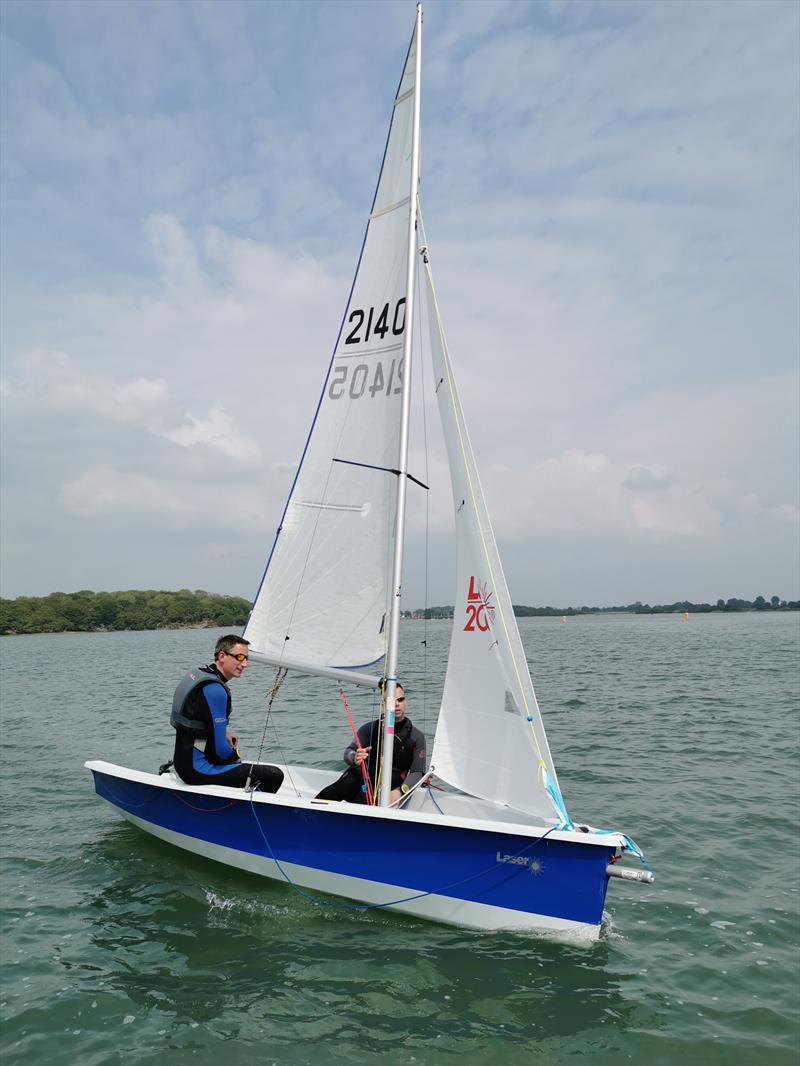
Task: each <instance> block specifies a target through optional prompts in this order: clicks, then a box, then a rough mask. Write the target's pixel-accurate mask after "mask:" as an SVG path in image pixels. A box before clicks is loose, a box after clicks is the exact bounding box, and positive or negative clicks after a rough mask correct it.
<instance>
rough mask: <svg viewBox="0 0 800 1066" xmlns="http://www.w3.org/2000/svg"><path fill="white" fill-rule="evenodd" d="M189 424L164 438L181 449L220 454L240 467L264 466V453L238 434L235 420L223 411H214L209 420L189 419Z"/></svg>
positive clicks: (179, 427) (172, 431)
mask: <svg viewBox="0 0 800 1066" xmlns="http://www.w3.org/2000/svg"><path fill="white" fill-rule="evenodd" d="M186 422H187V423H188V425H187V424H184V425H182V426H178V428H177V429H173V430H167V431H165V432H164V433H163V436H164V437H165V438H166V439H167V440H170V441H172V442H173V444H178V445H180V447H181V448H197V447H199V448H206V449H208V450H209V451H212V452H214V451H216V452H219V453H221V454H222V455H224V456H225V457H226V459H229V460H230V461H231V462H233V463H236V464H238V465H241V466H256V465H258V464H259V463H260V462H261V449H260V448H259V447H258V445H257V444H256V443H255V442H254V441H252V440H248V439H247V438H246V437H243V436H242V435H241V434H240V433H237V432H236V430H235V428H234V423H233V419H232V418H231V417H230V415H228V414H226V412H225V411H223V410H222V408H221V407H213V408H212V409H211V411H210V412H209V415H208V418H206V419H200V418H194V417H193V416H192V415H190V414H188V413H187V415H186Z"/></svg>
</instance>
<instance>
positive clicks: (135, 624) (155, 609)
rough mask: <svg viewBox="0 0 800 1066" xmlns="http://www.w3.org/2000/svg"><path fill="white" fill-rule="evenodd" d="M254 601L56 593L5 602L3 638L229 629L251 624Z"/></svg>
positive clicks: (200, 592) (185, 594)
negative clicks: (39, 635)
mask: <svg viewBox="0 0 800 1066" xmlns="http://www.w3.org/2000/svg"><path fill="white" fill-rule="evenodd" d="M249 612H250V602H249V600H245V599H243V598H242V597H241V596H217V595H214V594H213V593H210V592H206V591H205V590H204V589H197V590H195V591H194V592H191V591H190V590H189V589H180V591H178V592H163V591H153V590H150V591H135V590H128V591H125V592H89V591H88V590H83V591H81V592H54V593H52V594H51V595H50V596H20V597H18V598H17V599H15V600H3V599H0V634H4V635H7V634H14V633H64V632H79V633H85V632H98V631H100V632H102V631H104V630H120V629H169V628H177V627H180V626H198V627H199V626H230V627H231V628H239V627H241V626H243V625H244V624H245V622H246V621H247V616H248V614H249Z"/></svg>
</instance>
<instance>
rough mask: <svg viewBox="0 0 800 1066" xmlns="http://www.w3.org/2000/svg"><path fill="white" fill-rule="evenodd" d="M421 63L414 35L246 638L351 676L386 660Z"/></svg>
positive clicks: (271, 652) (262, 648)
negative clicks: (346, 293)
mask: <svg viewBox="0 0 800 1066" xmlns="http://www.w3.org/2000/svg"><path fill="white" fill-rule="evenodd" d="M415 62H416V33H415V35H414V36H413V37H412V40H411V46H410V48H409V53H408V56H407V59H406V65H405V68H404V71H403V76H402V78H401V80H400V86H399V88H398V91H397V95H396V98H395V102H394V109H393V115H392V121H391V125H390V128H389V136H388V140H387V143H386V150H385V153H384V159H383V165H382V168H381V173H380V178H379V180H378V187H377V190H376V193H375V200H374V203H373V205H372V210H371V212H370V216H369V221H368V224H367V232H366V236H365V239H364V245H363V247H362V251H361V257H360V260H359V264H358V268H357V271H356V276H355V280H354V282H353V288H352V291H351V294H350V299H349V300H348V304H347V308H346V311H345V315H344V319H343V321H342V325H341V328H340V332H339V337H338V339H337V342H336V346H335V349H334V354H333V357H332V359H331V363H330V366H329V368H328V374H327V377H326V379H325V385H324V388H323V392H322V396H321V399H320V403H319V407H318V409H317V413H316V416H315V418H314V422H313V425H312V428H311V433H310V435H309V439H308V442H307V444H306V450H305V453H304V455H303V458H302V459H301V463H300V468H299V470H298V474H297V477H296V480H295V483H294V485H293V486H292V490H291V494H290V497H289V501H288V503H287V506H286V510H285V512H284V516H283V519H282V522H281V526H280V529H279V530H278V534H277V536H276V538H275V543H274V545H273V550H272V553H271V556H270V559H269V561H268V563H267V568H266V571H265V574H264V578H263V579H262V583H261V587H260V589H259V592H258V595H257V597H256V601H255V603H254V605H253V610H252V613H251V616H250V620H249V622H248V624H247V628H246V630H245V635H246V637H247V639H248V640H250V641H251V643H252V645H253V648H254V650H255V651H256V652H261V653H263V654H265V655H267V656H269V657H271V658H272V659H273V660H274V659H280V658H281V656H282V655H285V656H286V657H288V658H290V659H292V660H294V661H303V662H306V663H313V664H316V665H318V666H326V667H339V668H346V669H347V668H357V667H361V666H365V665H367V664H370V663H374V662H377V661H378V660H380V659H382V658H383V657H384V655H385V652H386V639H387V627H388V620H389V616H388V612H389V603H390V590H389V581H390V571H391V555H392V542H393V538H394V524H395V515H396V510H397V502H396V493H397V488H396V478H397V474H396V473H393V472H392V471H395V470H396V467H397V456H398V451H399V433H400V416H401V383H402V375H403V334H404V332H405V329H406V314H405V288H406V274H407V265H408V217H409V210H410V208H409V199H410V198H409V189H410V185H411V144H412V121H413V109H414V68H415ZM409 328H410V324H409Z"/></svg>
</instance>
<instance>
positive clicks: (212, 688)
mask: <svg viewBox="0 0 800 1066" xmlns="http://www.w3.org/2000/svg"><path fill="white" fill-rule="evenodd" d="M231 710H232V701H231V693H230V689H229V688H228V686H227V684H226V683H225V679H224V678H223V677H222V675H221V674H220V673H218V671H217V670H216V668H215V667H214V666H213V665H212V666H201V667H197V668H196V669H194V670H190V671H189V673H188V674H186V675H185V677H184V678H183V679H182V681H181V683H180V684H179V685H178V687H177V689H176V690H175V700H174V702H173V707H172V717H171V719H170V720H171V722H172V725H173V726H174V727H175V754H174V756H173V760H174V763H175V769H176V770H177V771H178V774H179V776H180V777H181V779H182V780H183V781H185V782H186V784H187V785H228V786H229V787H233V788H243V787H244V785H246V784H247V778H248V776H249V775H250V772H251V764H250V763H243V762H242V761H241V760H240V758H239V755H238V754H237V752H236V751H234V749H233V748H232V747H231V745H230V744H229V743H228V738H227V729H228V721H229V719H230V716H231ZM282 781H283V771H282V770H279V769H278V768H277V766H267V765H263V764H259V763H256V764H253V765H252V783H253V784H254V785H255V784H258V787H259V789H260V790H261V791H262V792H277V791H278V789H279V788H280V786H281V782H282Z"/></svg>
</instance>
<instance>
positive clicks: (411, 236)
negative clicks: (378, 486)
mask: <svg viewBox="0 0 800 1066" xmlns="http://www.w3.org/2000/svg"><path fill="white" fill-rule="evenodd" d="M414 35H415V38H416V58H415V65H414V119H413V126H412V136H411V189H410V195H409V199H408V270H407V274H406V328H405V334H404V337H403V392H402V396H401V401H402V412H401V416H400V455H399V459H398V464H397V467H398V471H399V474H398V477H397V514H396V517H395V527H394V561H393V564H392V590H393V596H392V603H391V611H390V615H389V642H388V645H389V646H388V649H387V653H386V678H387V685H386V715H385V718H384V725H383V744H382V752H383V759H382V764H381V765H382V769H381V779H380V794H379V797H378V802H379V804H380V806H381V807H388V806H389V794H390V792H391V789H392V755H393V752H394V713H395V697H396V692H397V660H398V647H399V643H400V593H401V585H402V580H403V540H404V537H405V517H406V486H407V483H408V478H407V476H406V475H407V472H408V425H409V422H410V419H411V348H412V343H411V342H412V338H413V335H414V283H415V277H416V260H417V254H416V253H417V226H416V223H417V186H418V184H419V114H420V99H419V96H420V74H421V70H422V4H417V21H416V26H415V28H414Z"/></svg>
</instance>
